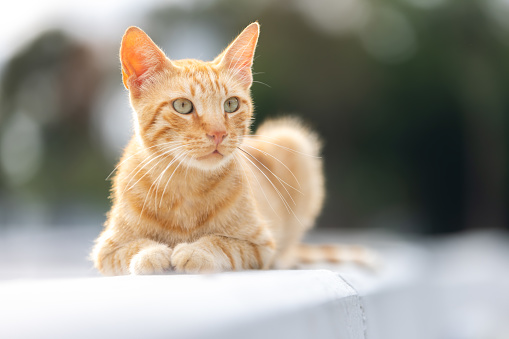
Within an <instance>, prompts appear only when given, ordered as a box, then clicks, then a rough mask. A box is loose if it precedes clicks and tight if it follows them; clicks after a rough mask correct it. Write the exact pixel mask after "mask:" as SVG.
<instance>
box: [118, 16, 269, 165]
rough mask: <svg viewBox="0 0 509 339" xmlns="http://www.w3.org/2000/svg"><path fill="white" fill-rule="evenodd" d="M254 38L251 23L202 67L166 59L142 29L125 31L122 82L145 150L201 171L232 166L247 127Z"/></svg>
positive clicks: (188, 61) (198, 63)
mask: <svg viewBox="0 0 509 339" xmlns="http://www.w3.org/2000/svg"><path fill="white" fill-rule="evenodd" d="M258 34H259V25H258V23H252V24H251V25H249V26H248V27H247V28H246V29H244V31H243V32H242V33H241V34H240V35H239V36H238V37H237V38H236V39H235V40H234V41H233V42H232V43H231V44H230V45H229V46H228V47H227V48H226V49H225V50H224V51H223V52H222V53H221V54H219V56H218V57H217V58H216V59H214V60H213V61H210V62H204V61H200V60H191V59H186V60H170V59H169V58H167V57H166V55H165V54H164V53H163V52H162V51H161V49H159V48H158V47H157V46H156V45H155V44H154V42H153V41H152V40H151V39H150V38H149V37H148V35H146V34H145V33H144V32H143V31H142V30H141V29H139V28H136V27H130V28H129V29H127V31H126V32H125V34H124V37H123V39H122V45H121V48H120V60H121V62H122V78H123V82H124V85H125V87H126V88H127V89H128V90H129V96H130V100H131V105H132V107H133V109H134V116H135V119H134V120H135V122H134V123H135V126H134V127H135V133H136V135H137V137H138V139H139V141H140V142H142V143H143V145H144V147H146V148H150V150H151V151H154V152H160V153H162V152H170V153H171V154H172V155H173V156H175V157H179V158H178V159H179V161H183V163H184V164H187V165H189V166H193V167H197V168H202V169H204V170H211V169H217V168H220V167H222V165H224V164H226V163H228V162H229V161H231V160H232V158H233V152H234V151H235V150H236V147H237V146H239V144H240V143H241V141H242V136H243V135H245V134H247V133H248V132H249V126H250V124H251V119H252V113H253V105H252V102H251V96H250V87H251V84H252V82H253V76H252V73H251V66H252V63H253V56H254V51H255V48H256V43H257V40H258Z"/></svg>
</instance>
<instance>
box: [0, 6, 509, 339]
mask: <svg viewBox="0 0 509 339" xmlns="http://www.w3.org/2000/svg"><path fill="white" fill-rule="evenodd" d="M508 18H509V0H279V1H270V0H257V1H249V0H235V1H234V0H168V1H163V0H144V1H136V0H109V1H102V0H87V1H64V0H44V1H35V0H33V1H28V0H17V1H9V2H6V3H5V4H2V20H0V280H5V279H7V280H12V279H19V278H55V277H71V276H73V277H83V276H94V275H98V273H97V271H96V270H94V269H93V268H92V264H91V263H90V262H89V261H87V260H86V258H87V255H88V253H89V251H90V248H91V247H92V245H93V239H94V238H95V237H96V236H97V235H98V233H99V232H100V230H101V227H102V224H103V222H104V220H105V213H106V212H107V211H108V209H109V206H110V205H109V201H108V195H109V188H110V182H109V181H108V180H106V178H107V176H108V175H109V174H110V172H111V171H112V170H113V168H114V167H115V164H116V162H117V161H118V159H119V157H120V155H121V153H122V150H123V147H124V146H125V145H126V143H127V141H128V140H129V138H130V136H131V134H132V130H131V128H132V127H131V123H132V112H131V108H130V107H129V104H128V93H127V91H126V90H125V89H124V87H123V85H122V81H121V74H120V65H119V61H118V50H119V46H120V41H121V38H122V35H123V33H124V31H125V30H126V28H127V27H128V26H131V25H136V26H139V27H141V28H142V29H143V30H145V31H146V32H147V33H148V34H149V35H150V36H151V37H152V38H153V40H154V41H155V42H156V43H157V44H159V45H160V46H161V47H162V48H163V49H164V50H165V52H166V53H167V55H168V56H169V57H170V58H172V59H181V58H199V59H203V60H212V59H213V58H214V57H215V56H216V55H217V54H218V53H220V52H221V51H222V50H223V48H225V47H226V46H227V44H228V43H229V42H230V41H231V40H232V39H233V38H234V37H235V36H236V35H237V34H238V33H240V32H241V31H242V29H243V28H244V27H245V26H247V25H248V24H249V23H251V22H253V21H255V20H258V21H259V22H260V24H261V37H260V40H259V45H258V48H257V52H256V59H255V63H254V72H255V80H256V82H255V83H254V84H253V87H252V94H253V99H254V102H255V106H256V118H257V120H256V123H255V127H256V125H257V124H259V123H260V122H261V121H263V120H264V119H266V118H268V117H274V116H277V115H281V114H297V115H300V116H301V117H302V118H303V119H304V120H305V121H307V122H308V123H309V124H310V125H311V126H312V127H313V128H314V129H316V130H317V131H318V132H319V133H320V135H322V137H323V140H324V142H325V148H324V151H323V155H324V159H325V164H326V166H325V171H326V177H327V190H328V196H327V202H326V206H325V209H324V212H323V214H322V216H321V218H320V219H319V221H318V230H319V232H317V233H315V234H314V235H313V234H312V236H311V237H310V238H309V239H308V241H319V242H322V241H325V242H355V243H365V244H368V245H369V246H372V247H373V248H375V249H376V250H377V251H378V253H381V254H382V260H383V261H384V263H385V268H386V270H385V271H383V272H382V274H381V275H379V276H374V275H370V276H369V277H367V278H366V274H365V273H366V272H364V275H363V278H362V279H360V280H359V281H360V282H363V283H365V282H366V281H371V284H372V285H375V286H378V287H379V288H380V286H382V287H381V288H380V289H379V290H377V291H376V292H377V293H375V294H373V295H375V297H374V298H375V299H376V298H377V296H378V297H380V296H383V295H384V293H385V292H384V287H383V286H385V291H387V290H389V291H392V292H394V293H396V294H397V295H399V296H400V299H399V300H400V301H408V305H407V306H408V307H407V306H401V305H406V304H405V303H403V304H401V303H398V302H397V300H398V299H395V298H394V297H393V295H392V294H391V293H392V292H391V293H389V296H388V299H387V303H386V304H383V303H382V304H377V303H376V302H375V303H374V304H375V305H379V306H380V305H382V306H380V309H379V311H380V312H379V315H382V316H381V318H380V319H385V320H387V317H389V318H390V317H392V318H393V320H394V319H395V320H397V321H396V324H397V325H394V323H391V322H390V321H389V322H387V323H386V322H385V320H383V321H382V323H383V324H384V325H386V327H387V328H390V329H392V330H394V333H396V332H398V331H401V327H400V323H401V322H400V321H399V319H400V318H399V317H400V316H401V319H407V318H406V317H405V316H407V315H408V314H411V313H412V312H408V311H409V310H413V309H414V308H416V304H419V303H421V302H424V303H426V302H428V303H430V304H432V305H433V306H434V308H433V309H432V311H426V313H423V316H421V315H419V316H418V317H417V318H418V319H419V321H418V323H420V325H419V326H415V327H414V328H413V330H414V331H413V332H419V333H420V332H422V333H427V332H426V331H421V329H426V328H427V327H429V326H428V325H429V324H428V323H430V322H433V320H432V319H431V318H433V316H434V317H435V318H437V319H439V320H440V321H436V320H435V323H436V324H440V325H437V326H439V327H441V331H440V332H441V333H446V334H445V335H441V336H437V338H465V339H470V338H508V337H509V336H508V335H507V334H508V333H509V328H508V325H507V324H509V323H508V322H507V319H509V308H508V307H509V294H508V293H507V286H509V260H508V259H509V253H508V252H507V249H508V248H509V246H508V245H509V236H508V235H509V233H508V232H507V230H508V217H509V215H508V208H507V206H508V193H509V180H508V179H509V162H508V161H509V118H508V113H509V20H508ZM356 236H357V237H356ZM402 239H403V240H402ZM407 247H408V248H410V249H411V250H406V248H407ZM415 252H416V253H420V254H423V255H422V256H421V255H420V254H419V255H416V254H415ZM423 257H424V260H421V259H422V258H423ZM402 261H405V262H406V264H405V265H403V264H401V262H402ZM416 272H417V273H416ZM252 274H255V273H252ZM342 274H344V273H342ZM344 276H347V277H348V275H344ZM409 276H411V278H408V277H409ZM402 277H403V278H402ZM405 277H407V278H405ZM391 279H392V280H391ZM387 280H391V281H393V283H391V284H387V283H385V285H384V281H387ZM354 281H355V279H354ZM423 284H424V285H426V286H424V288H423V289H422V290H421V287H422V285H423ZM358 285H359V286H361V287H362V284H358ZM2 286H4V287H5V286H6V285H2ZM11 286H12V285H11ZM98 286H99V285H98ZM359 286H357V287H359ZM387 287H389V288H387ZM242 288H243V287H242V286H239V289H242ZM380 290H381V292H380ZM415 290H418V291H420V292H415ZM242 292H244V291H242ZM239 293H240V292H239ZM398 293H399V294H398ZM99 295H100V294H99ZM428 296H432V298H429V297H428ZM416 297H417V298H416ZM433 297H434V298H433ZM382 299H383V298H382ZM414 299H420V300H421V301H419V302H414V301H415V300H414ZM13 300H14V299H13ZM430 300H431V301H432V302H430ZM365 301H369V293H368V299H365ZM34 302H35V303H37V301H34ZM16 305H17V304H16ZM18 306H19V305H18ZM367 306H369V305H367ZM377 307H378V306H377ZM368 308H369V307H368ZM8 312H10V309H9V311H8ZM0 313H1V312H0ZM430 317H431V318H430ZM422 319H424V320H423V321H420V320H422ZM430 319H431V320H430ZM371 320H373V319H371V318H370V319H368V321H371ZM375 322H376V317H375ZM403 322H405V323H406V325H407V327H412V326H413V325H412V323H411V322H408V321H403ZM442 323H443V324H442ZM391 324H393V325H394V326H393V327H391V326H392V325H391ZM442 325H444V326H442ZM370 330H371V331H373V329H372V328H371V329H370ZM403 333H405V332H403ZM419 333H414V334H412V335H407V336H404V335H403V337H405V338H420V337H427V338H431V337H433V336H426V335H422V333H421V334H420V336H419V335H417V334H419ZM495 333H497V335H498V336H497V335H495ZM380 337H382V336H381V335H380ZM397 337H401V336H396V335H389V336H387V338H397Z"/></svg>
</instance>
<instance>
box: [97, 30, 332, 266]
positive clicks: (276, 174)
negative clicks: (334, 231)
mask: <svg viewBox="0 0 509 339" xmlns="http://www.w3.org/2000/svg"><path fill="white" fill-rule="evenodd" d="M258 32H259V26H258V24H257V23H253V24H251V25H249V26H248V27H247V28H246V29H245V30H244V31H243V32H242V33H241V34H240V35H239V37H238V38H237V39H236V40H235V41H234V42H233V43H232V44H231V45H230V46H229V47H228V48H227V49H226V50H225V51H224V52H223V53H221V54H220V55H219V56H218V57H217V58H216V59H215V60H214V61H212V62H202V61H198V60H177V61H174V60H171V61H170V60H169V59H167V58H166V57H165V56H164V53H163V52H162V51H161V50H160V49H159V48H158V47H157V46H156V45H155V44H154V43H153V42H152V40H150V38H149V37H148V36H147V35H146V34H145V33H144V32H143V31H141V30H140V29H138V28H134V27H131V28H129V29H128V30H127V31H126V34H125V35H124V38H123V41H122V47H121V51H120V55H121V62H122V77H123V82H124V84H125V86H126V88H128V89H129V94H130V101H131V105H132V107H133V111H134V113H133V114H134V129H135V133H134V135H133V138H132V140H131V141H130V142H129V144H128V145H127V147H126V149H125V152H124V155H123V156H122V158H121V160H120V162H119V165H118V166H117V168H116V175H115V177H114V179H113V187H112V194H111V199H112V208H111V210H110V212H109V213H108V216H107V221H106V223H105V228H104V231H103V232H102V233H101V235H100V236H99V237H98V239H97V240H96V245H95V247H94V249H93V251H92V254H91V257H92V259H93V261H94V264H95V266H96V267H97V269H98V270H99V271H101V272H102V273H104V274H108V275H117V274H153V273H161V272H165V271H168V270H172V269H173V270H175V271H177V272H189V273H195V272H217V271H228V270H243V269H267V268H270V267H274V266H279V267H281V266H286V265H290V264H291V263H293V258H294V254H295V253H296V249H297V248H298V247H296V246H297V245H298V244H299V241H300V239H301V238H302V236H303V234H304V232H305V231H306V230H308V229H309V228H311V227H312V226H313V223H314V221H315V219H316V217H317V216H318V214H319V212H320V210H321V207H322V202H323V198H324V179H323V174H322V162H321V159H320V158H319V153H320V143H319V141H318V138H317V136H316V135H315V134H314V133H313V132H311V131H310V130H309V129H307V128H306V127H304V126H303V125H302V123H300V122H299V121H298V120H296V119H291V118H285V119H279V120H273V121H269V122H266V123H265V124H263V125H262V126H261V127H260V128H259V129H258V131H256V133H254V134H250V124H251V120H252V114H253V104H252V101H251V96H250V86H251V83H252V74H251V65H252V60H253V55H254V49H255V46H256V42H257V40H258ZM229 97H236V98H237V99H238V101H239V109H238V111H236V112H234V113H226V112H225V111H224V109H223V103H224V102H225V100H226V99H227V98H229ZM177 98H185V99H188V100H190V101H191V102H192V103H193V106H194V110H193V111H192V113H190V114H186V115H184V114H180V113H178V112H177V111H176V110H175V109H174V108H173V106H172V102H173V100H175V99H177ZM218 133H219V134H221V135H225V136H224V138H223V139H219V143H217V140H216V139H215V138H216V137H215V136H214V137H212V136H213V135H216V134H218ZM217 152H219V153H217ZM300 253H301V254H300V259H304V260H305V258H302V253H303V252H302V251H301V252H300ZM297 257H299V256H297Z"/></svg>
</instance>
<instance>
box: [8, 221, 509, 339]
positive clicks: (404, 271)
mask: <svg viewBox="0 0 509 339" xmlns="http://www.w3.org/2000/svg"><path fill="white" fill-rule="evenodd" d="M97 232H98V230H94V229H88V228H74V229H73V228H61V229H43V230H39V231H36V230H31V231H26V232H24V233H22V232H19V231H16V230H15V229H14V228H12V232H5V233H3V234H0V338H2V339H3V338H112V337H113V338H116V337H122V338H123V337H126V338H131V337H132V338H140V337H141V338H147V337H150V338H152V337H164V338H263V339H270V338H278V339H279V338H297V339H298V338H313V339H315V338H326V339H327V338H340V339H353V338H355V339H366V338H367V339H409V338H411V339H432V338H457V339H473V338H497V339H498V338H500V339H502V338H504V339H505V338H509V325H508V324H509V323H508V322H507V319H509V293H508V291H509V290H508V289H507V286H509V246H508V244H509V236H508V234H506V233H497V232H485V233H470V234H464V235H460V236H455V237H451V238H442V239H418V240H415V239H414V241H408V240H403V239H401V238H398V237H395V236H394V235H387V234H385V235H384V234H375V233H371V234H364V235H356V236H348V235H345V234H341V233H336V232H329V233H328V232H324V231H319V232H317V233H313V234H311V235H310V237H309V238H308V241H309V242H318V243H321V242H324V243H361V244H366V245H368V246H369V247H371V248H374V249H376V250H377V251H378V252H379V253H380V255H381V259H382V263H383V266H382V268H381V269H380V270H379V271H377V272H372V271H368V270H363V269H361V268H359V267H357V266H355V265H341V266H339V265H320V266H318V265H312V266H308V267H305V268H304V270H295V271H246V272H237V273H223V274H214V275H166V276H146V277H134V276H125V277H112V278H103V277H98V276H97V272H96V271H95V270H93V269H92V268H91V264H90V263H89V262H87V261H86V260H85V258H86V255H87V254H88V252H89V249H90V246H91V245H92V240H93V239H94V237H95V236H96V235H97ZM48 278H49V279H48ZM56 278H60V279H56Z"/></svg>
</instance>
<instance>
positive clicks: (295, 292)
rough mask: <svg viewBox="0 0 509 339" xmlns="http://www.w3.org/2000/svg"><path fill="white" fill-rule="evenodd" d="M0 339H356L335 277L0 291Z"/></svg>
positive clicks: (128, 281)
mask: <svg viewBox="0 0 509 339" xmlns="http://www.w3.org/2000/svg"><path fill="white" fill-rule="evenodd" d="M0 300H1V306H0V319H1V320H2V321H1V323H2V325H1V326H0V337H1V338H112V337H117V338H143V337H147V336H150V337H161V338H163V337H164V338H324V339H326V338H343V339H349V338H352V339H353V338H364V331H365V324H364V314H363V309H362V306H361V304H360V300H359V297H358V295H357V293H356V292H355V291H354V290H353V289H352V287H350V285H349V284H348V283H346V282H345V281H344V280H343V279H341V278H340V277H339V276H338V275H337V274H335V273H333V272H330V271H326V270H315V271H253V272H240V273H224V274H215V275H202V276H200V275H187V276H186V275H168V276H143V277H135V276H124V277H112V278H84V279H67V280H66V279H63V280H47V281H10V282H4V283H2V284H0Z"/></svg>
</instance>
